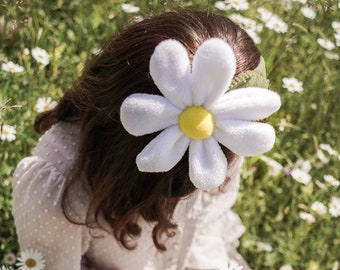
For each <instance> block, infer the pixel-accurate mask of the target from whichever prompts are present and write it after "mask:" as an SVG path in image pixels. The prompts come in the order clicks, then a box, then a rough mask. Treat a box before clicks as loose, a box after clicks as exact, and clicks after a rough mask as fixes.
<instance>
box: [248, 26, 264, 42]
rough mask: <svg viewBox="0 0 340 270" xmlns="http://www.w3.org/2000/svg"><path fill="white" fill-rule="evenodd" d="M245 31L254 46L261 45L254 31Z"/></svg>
mask: <svg viewBox="0 0 340 270" xmlns="http://www.w3.org/2000/svg"><path fill="white" fill-rule="evenodd" d="M245 31H246V32H247V34H248V35H249V36H250V37H251V39H252V40H253V41H254V43H255V44H260V43H261V38H260V36H259V35H258V34H257V33H256V32H255V31H250V30H246V29H245Z"/></svg>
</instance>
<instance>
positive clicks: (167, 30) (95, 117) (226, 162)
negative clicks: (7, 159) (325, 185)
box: [13, 11, 280, 270]
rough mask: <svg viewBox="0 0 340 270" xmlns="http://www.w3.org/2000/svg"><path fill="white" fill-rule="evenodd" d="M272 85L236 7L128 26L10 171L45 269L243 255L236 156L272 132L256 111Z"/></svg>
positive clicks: (224, 265)
mask: <svg viewBox="0 0 340 270" xmlns="http://www.w3.org/2000/svg"><path fill="white" fill-rule="evenodd" d="M267 86H268V85H267V79H266V77H265V69H264V66H263V62H262V60H261V58H260V53H259V51H258V50H257V48H256V47H255V45H254V43H253V41H252V39H251V38H250V37H249V36H248V35H247V34H246V33H245V32H244V31H243V30H242V29H241V28H239V27H238V26H237V25H235V24H234V23H233V22H231V21H230V20H228V19H227V18H224V17H222V16H219V15H215V14H212V13H207V12H192V11H178V12H169V13H165V14H162V15H159V16H155V17H152V18H149V19H146V20H144V21H141V22H139V23H136V24H134V25H132V26H130V27H128V28H127V29H126V30H125V31H123V32H121V33H120V34H118V35H117V36H115V37H113V38H112V39H111V40H109V41H108V42H107V44H106V45H105V46H104V48H103V49H102V51H101V52H100V53H99V55H98V56H96V57H95V58H94V59H93V60H92V61H91V62H90V63H89V64H88V65H87V66H86V68H85V69H84V71H83V73H82V75H81V76H80V78H78V80H76V82H75V83H74V84H73V86H72V87H71V88H70V89H69V90H68V91H67V92H66V93H65V95H64V96H63V97H62V98H61V100H60V102H59V105H58V106H57V107H56V108H55V109H54V110H52V111H49V112H45V113H43V114H41V115H39V116H38V117H37V119H36V121H35V129H36V130H37V132H39V133H40V134H42V137H41V138H40V140H39V143H38V145H37V147H36V148H35V151H34V154H33V155H32V156H31V157H27V158H25V159H23V160H22V161H21V162H20V163H19V165H18V167H17V169H16V171H15V173H14V182H13V190H14V191H13V196H14V202H13V215H14V218H15V223H16V229H17V234H18V239H19V243H20V247H21V249H34V250H37V251H39V252H41V253H42V255H43V257H44V260H45V263H46V267H47V269H49V270H60V269H68V270H79V269H97V270H113V269H124V270H126V269H134V270H135V269H241V268H242V267H243V268H242V269H248V266H247V264H246V262H245V261H244V260H243V259H242V258H241V256H240V255H239V254H238V253H237V250H236V248H237V246H238V238H239V237H240V236H241V235H242V233H243V231H244V228H243V225H242V223H241V222H240V219H239V217H238V216H237V215H236V214H234V213H233V212H232V211H231V207H232V205H233V204H234V202H235V200H236V197H237V192H238V186H239V173H240V169H241V165H242V161H243V159H242V157H241V156H247V155H257V154H260V153H263V152H266V151H268V150H269V149H270V148H271V147H272V145H273V143H274V137H275V134H274V131H273V129H272V127H271V126H269V125H268V124H266V123H263V122H255V120H262V119H264V118H266V117H268V116H269V115H270V114H272V113H273V112H275V111H276V110H277V109H278V108H279V106H280V99H279V97H278V96H277V95H276V94H275V93H273V92H271V91H270V90H266V89H264V88H267ZM241 87H242V88H243V89H240V88H241ZM232 89H235V90H233V91H231V90H232ZM227 90H228V91H227ZM226 91H227V92H226ZM225 92H226V93H225ZM228 267H229V268H228Z"/></svg>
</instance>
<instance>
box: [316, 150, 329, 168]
mask: <svg viewBox="0 0 340 270" xmlns="http://www.w3.org/2000/svg"><path fill="white" fill-rule="evenodd" d="M316 156H317V157H318V159H320V160H321V162H322V163H324V164H326V163H328V162H329V158H327V157H326V156H325V154H324V152H323V151H322V150H321V149H318V150H317V151H316Z"/></svg>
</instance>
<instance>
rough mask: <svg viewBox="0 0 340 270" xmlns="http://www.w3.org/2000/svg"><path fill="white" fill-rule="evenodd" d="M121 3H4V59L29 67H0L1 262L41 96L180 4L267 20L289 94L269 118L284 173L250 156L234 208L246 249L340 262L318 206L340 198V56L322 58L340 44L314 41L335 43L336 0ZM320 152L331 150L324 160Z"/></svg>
mask: <svg viewBox="0 0 340 270" xmlns="http://www.w3.org/2000/svg"><path fill="white" fill-rule="evenodd" d="M124 2H125V1H117V0H99V1H90V0H83V1H79V0H67V1H66V0H57V1H51V0H48V1H40V0H30V1H24V0H18V1H10V0H1V1H0V62H3V63H6V62H8V61H13V62H14V63H17V64H19V65H20V66H22V67H24V72H22V73H10V72H6V71H3V70H1V71H0V127H1V129H0V131H1V130H2V126H3V125H4V124H7V125H11V126H13V127H15V129H16V131H17V133H16V139H15V140H14V141H6V140H0V149H1V151H0V224H1V226H0V259H1V258H2V257H3V256H4V254H6V253H7V252H10V251H11V252H17V251H18V246H17V240H16V235H15V228H14V222H13V218H12V216H11V204H12V199H11V175H12V174H13V171H14V169H15V166H16V164H17V163H18V162H19V160H20V159H22V158H23V157H25V156H28V155H30V153H31V152H32V148H33V147H34V145H35V142H36V140H37V135H36V134H35V133H34V131H33V128H32V126H33V121H34V118H35V116H36V115H37V112H36V111H35V109H34V107H35V104H36V101H37V99H38V98H39V97H51V98H52V99H54V100H58V98H59V97H60V96H61V95H62V94H63V93H64V91H65V90H66V89H67V88H68V87H70V85H71V84H72V82H73V81H74V79H75V78H76V77H77V76H78V75H79V73H80V72H81V70H82V68H83V66H84V64H85V63H86V62H87V61H88V60H89V59H90V58H91V57H92V55H93V54H94V53H95V51H96V50H98V49H99V48H100V45H101V44H102V42H103V41H105V39H107V38H109V37H110V36H111V35H113V34H114V33H116V32H118V31H119V30H121V29H122V28H123V27H125V26H126V25H128V24H130V23H132V22H134V21H135V20H138V19H140V18H145V17H148V16H149V15H152V14H156V13H160V12H163V11H166V10H171V9H174V8H177V7H179V6H182V7H186V8H193V9H204V10H211V11H213V12H218V13H220V14H222V15H225V16H230V15H231V14H233V13H239V14H241V15H242V16H245V17H247V18H251V19H253V20H255V21H256V22H257V23H258V24H261V25H262V26H263V30H262V32H258V35H259V37H260V39H261V43H260V44H259V45H258V47H259V49H260V51H261V52H262V54H263V56H264V58H265V60H266V65H267V70H268V76H269V79H270V81H271V89H274V90H275V91H277V92H278V93H279V94H280V95H281V97H282V103H283V104H282V108H281V110H280V111H279V112H278V113H277V114H276V115H275V116H274V117H272V118H271V119H270V122H271V123H272V124H273V126H274V127H275V128H276V130H277V140H276V144H275V147H274V149H273V150H272V151H271V152H270V153H268V154H267V156H268V157H270V158H272V159H274V160H276V161H277V162H279V163H280V164H281V165H282V169H281V170H280V171H279V172H278V174H277V175H274V173H273V170H272V169H271V167H270V166H268V164H267V163H266V162H264V161H263V160H262V159H259V158H251V159H248V160H247V161H246V164H245V167H244V170H243V173H242V176H241V180H242V181H241V189H240V194H239V197H238V201H237V204H236V206H235V210H236V211H237V212H238V213H239V214H240V216H241V218H242V220H243V222H244V224H245V227H246V233H245V234H244V236H243V237H242V239H241V242H240V248H239V250H240V252H241V254H242V255H243V256H244V257H245V259H246V260H247V261H248V262H249V264H250V266H251V267H252V268H253V269H261V270H263V269H279V268H280V266H282V265H285V264H290V265H292V267H293V268H294V269H310V270H312V269H332V265H333V263H334V262H335V261H336V260H339V252H338V251H339V244H340V230H339V226H338V222H339V218H336V217H333V216H332V215H331V214H330V213H326V214H324V215H319V214H317V213H315V212H313V210H311V205H312V203H313V202H315V201H320V202H322V203H323V204H324V205H326V206H327V207H328V204H329V203H330V201H331V198H332V197H338V198H339V197H340V195H339V187H337V186H334V185H331V184H329V183H327V182H325V180H324V176H325V175H328V174H329V175H332V176H334V177H335V178H337V179H339V178H340V171H339V168H340V166H339V159H340V157H339V152H340V148H339V145H340V136H339V133H340V125H339V118H340V110H339V104H340V89H339V85H340V76H339V70H340V61H339V60H335V59H330V58H329V56H328V57H326V56H325V54H326V55H327V53H329V52H331V53H333V54H339V53H340V50H339V47H335V48H334V49H333V50H331V51H328V50H327V49H325V48H323V47H321V46H320V45H319V44H318V42H317V39H318V38H327V39H330V40H331V41H332V42H334V43H335V39H334V33H335V31H334V29H333V28H332V25H331V24H332V22H333V21H339V18H340V7H339V4H338V1H331V0H329V1H321V0H320V1H317V0H310V1H308V3H307V4H305V5H303V4H301V3H300V2H299V1H294V2H291V1H265V0H254V1H249V8H248V9H247V10H243V11H237V10H235V9H230V10H228V11H222V10H219V9H217V8H216V7H215V2H216V1H211V0H209V1H208V0H207V1H200V0H192V1H175V0H174V1H165V0H149V1H146V0H139V1H134V2H131V3H133V4H134V5H136V6H138V7H140V11H139V12H138V13H126V12H124V11H122V4H123V3H124ZM283 2H291V8H290V9H285V8H283V4H282V3H283ZM303 6H309V7H311V8H313V9H314V10H315V12H316V17H315V19H309V18H306V17H305V16H304V15H303V14H302V12H301V8H302V7H303ZM259 7H265V8H267V9H268V10H270V11H271V12H272V13H274V14H276V15H278V16H279V17H280V18H281V19H283V21H284V22H285V23H286V24H287V31H286V32H284V33H277V32H276V31H274V30H271V29H268V28H267V27H266V26H265V23H264V22H263V21H262V20H261V17H260V15H259V13H258V11H257V8H259ZM35 47H40V48H43V49H45V50H46V51H47V52H48V54H49V56H50V64H48V65H47V66H43V65H41V64H39V63H37V62H36V61H35V60H34V59H33V58H32V56H31V55H30V54H29V53H25V52H27V49H28V50H31V49H32V48H35ZM284 77H294V78H296V79H298V80H299V81H301V82H303V91H302V92H289V91H287V89H285V88H283V87H282V79H283V78H284ZM7 101H8V102H7ZM6 102H7V103H6ZM0 133H1V132H0ZM321 144H329V145H330V146H331V147H332V148H333V149H334V151H336V152H337V153H338V154H333V155H332V154H330V153H328V152H327V151H324V150H322V149H321V148H320V145H321ZM318 151H322V153H324V154H325V155H326V158H327V159H328V161H327V162H326V161H325V160H322V158H320V156H319V155H318V154H317V153H318ZM298 160H304V161H309V162H310V164H311V169H310V170H308V174H310V175H311V178H312V179H311V181H310V182H309V183H308V184H306V185H304V184H301V183H299V182H297V181H295V180H294V179H293V177H292V175H290V174H289V173H285V170H284V168H286V169H288V168H289V169H290V170H292V169H294V168H296V167H297V166H298ZM286 172H287V170H286ZM320 183H321V184H320ZM322 184H323V185H324V186H322ZM322 187H323V188H322ZM301 211H303V212H308V213H311V214H313V216H314V217H315V219H316V221H315V222H312V223H308V222H306V221H305V220H303V219H301V217H300V215H299V213H300V212H301ZM259 242H265V243H268V244H270V246H271V247H272V251H261V250H259V248H258V246H257V245H258V243H259Z"/></svg>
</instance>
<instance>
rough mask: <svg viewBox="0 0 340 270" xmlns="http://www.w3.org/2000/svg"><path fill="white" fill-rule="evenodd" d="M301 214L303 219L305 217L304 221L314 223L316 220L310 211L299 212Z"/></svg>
mask: <svg viewBox="0 0 340 270" xmlns="http://www.w3.org/2000/svg"><path fill="white" fill-rule="evenodd" d="M299 216H300V218H301V219H303V220H304V221H306V222H307V223H309V224H311V223H314V222H315V221H316V219H315V217H314V216H313V215H312V214H310V213H306V212H303V211H301V212H299Z"/></svg>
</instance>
